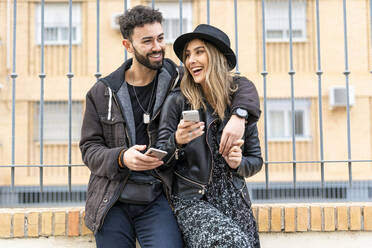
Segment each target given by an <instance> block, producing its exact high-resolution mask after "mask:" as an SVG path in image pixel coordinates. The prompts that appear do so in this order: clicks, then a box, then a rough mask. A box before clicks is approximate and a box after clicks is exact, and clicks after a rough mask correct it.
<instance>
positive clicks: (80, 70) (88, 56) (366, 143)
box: [0, 0, 372, 185]
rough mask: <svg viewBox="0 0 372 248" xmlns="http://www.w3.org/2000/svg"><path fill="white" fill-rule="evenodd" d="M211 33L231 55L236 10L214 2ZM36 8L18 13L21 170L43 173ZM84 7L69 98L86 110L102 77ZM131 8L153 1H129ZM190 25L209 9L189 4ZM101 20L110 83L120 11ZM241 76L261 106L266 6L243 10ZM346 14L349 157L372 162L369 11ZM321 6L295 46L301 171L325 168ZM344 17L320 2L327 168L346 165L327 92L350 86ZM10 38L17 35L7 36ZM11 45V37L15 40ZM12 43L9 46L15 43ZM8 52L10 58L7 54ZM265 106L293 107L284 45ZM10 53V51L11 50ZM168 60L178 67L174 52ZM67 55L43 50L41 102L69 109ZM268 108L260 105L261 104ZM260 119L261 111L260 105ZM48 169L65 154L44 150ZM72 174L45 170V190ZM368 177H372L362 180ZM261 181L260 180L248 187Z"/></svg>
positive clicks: (271, 55) (337, 117) (0, 24)
mask: <svg viewBox="0 0 372 248" xmlns="http://www.w3.org/2000/svg"><path fill="white" fill-rule="evenodd" d="M210 2H211V3H210V6H211V14H210V16H211V24H212V25H215V26H217V27H219V28H221V29H223V30H225V31H226V32H227V33H228V35H229V36H230V38H231V42H232V47H233V48H234V49H235V33H234V9H233V1H232V0H213V1H210ZM35 3H36V2H34V1H28V0H24V1H18V5H17V6H18V9H17V15H18V18H17V68H16V73H17V74H18V77H17V79H16V100H17V101H16V102H17V104H16V119H15V120H16V129H15V133H16V139H15V144H16V150H15V154H16V159H15V162H16V164H37V163H39V161H40V158H39V144H38V143H36V142H34V141H33V139H32V137H33V134H32V130H33V107H32V106H33V102H34V101H37V100H38V99H39V98H40V78H39V76H38V74H39V73H40V46H38V45H36V44H35V37H34V36H35V21H34V20H35ZM81 3H82V5H81V6H82V7H81V10H82V26H81V30H82V35H81V37H82V42H81V44H79V45H73V47H72V59H73V62H72V72H73V73H74V77H73V79H72V98H73V100H81V101H84V97H85V93H86V92H87V90H88V89H89V88H90V87H91V86H92V85H93V83H94V82H95V77H94V74H95V73H96V72H97V69H96V56H97V55H96V1H93V0H89V1H87V0H84V1H82V2H81ZM131 3H132V4H133V5H134V4H137V3H146V4H149V3H150V1H145V0H137V1H135V0H132V1H131ZM192 3H193V25H194V26H196V25H197V24H199V23H205V22H206V1H205V0H200V1H197V0H193V1H192ZM6 4H7V2H6V1H5V0H0V83H1V84H2V85H3V88H2V89H0V114H1V116H2V118H1V119H0V127H1V128H0V164H10V163H11V99H12V81H11V79H9V77H7V75H9V74H10V73H11V71H12V63H10V67H9V68H7V66H6V52H7V46H8V44H7V27H6V20H7V13H6ZM100 4H101V13H100V22H101V25H100V69H99V72H100V73H102V75H107V74H108V73H110V72H111V71H113V70H114V69H115V68H116V67H118V66H119V65H120V64H121V63H122V62H123V58H124V49H123V47H122V45H121V34H120V32H119V30H114V29H112V28H111V14H112V13H115V12H122V10H123V1H119V0H110V1H109V0H108V1H101V3H100ZM238 6H239V8H238V31H239V33H238V40H239V71H240V72H241V74H242V75H245V76H247V77H249V78H250V79H251V80H252V81H253V82H254V83H255V85H256V87H257V89H258V91H259V95H260V96H261V97H263V78H262V76H261V75H260V73H261V72H262V70H263V69H262V68H263V65H262V63H263V59H262V58H263V56H262V55H263V54H262V40H261V39H262V30H261V21H262V18H261V1H258V0H255V1H246V0H238ZM347 6H348V15H347V18H348V48H349V53H348V56H349V70H350V71H351V74H350V85H352V86H353V87H354V89H355V93H356V103H355V106H353V107H352V108H351V112H350V117H351V144H352V145H351V155H352V158H353V159H371V157H372V156H371V155H372V133H371V132H372V125H371V123H372V113H371V110H372V87H371V74H370V73H369V71H370V70H372V55H371V54H372V48H371V38H370V25H371V24H370V20H369V2H368V1H367V0H353V1H347ZM315 14H316V13H315V0H309V1H308V2H307V41H305V42H298V43H294V46H293V53H294V58H293V59H294V60H293V62H294V70H295V71H296V74H295V75H294V91H295V96H296V97H306V98H309V99H311V124H310V126H311V136H312V138H311V140H308V141H301V142H300V141H299V142H297V143H296V148H297V160H298V161H314V160H319V159H320V150H319V144H320V143H319V114H318V99H317V95H318V79H317V75H316V74H315V72H316V70H317V54H316V49H317V47H316V23H315ZM342 18H343V13H342V4H341V2H340V1H339V0H322V1H320V20H321V27H320V28H321V30H320V32H321V37H320V38H321V51H322V53H321V64H322V71H323V72H324V73H323V75H322V95H323V96H322V100H323V108H322V111H323V125H324V156H325V159H326V160H343V159H347V135H346V123H347V122H346V108H337V109H330V108H329V105H328V101H329V99H328V90H329V87H330V86H331V85H345V82H346V80H345V76H344V75H343V72H344V70H345V65H344V40H343V19H342ZM10 35H12V32H11V33H10ZM11 37H12V36H11ZM10 40H11V41H12V39H10ZM9 45H10V48H11V44H9ZM266 49H267V57H266V58H267V71H268V73H269V74H268V76H267V96H268V97H271V98H283V97H284V98H289V97H290V77H289V75H288V71H289V63H290V61H289V59H290V58H289V45H288V43H285V42H278V43H267V47H266ZM10 51H11V50H10ZM166 54H167V56H168V57H170V58H172V59H174V61H175V62H177V63H178V60H176V57H175V56H174V53H173V51H172V47H171V44H170V45H168V46H167V49H166ZM67 72H68V47H67V46H61V45H60V46H45V73H46V75H47V76H46V78H45V100H67V97H68V79H67V77H66V74H67ZM262 100H263V99H262ZM262 109H263V104H262ZM263 120H264V119H263V115H262V118H261V120H260V121H259V129H260V137H261V144H262V150H263V152H264V153H265V152H266V151H264V130H263ZM268 149H269V151H268V160H269V161H290V160H292V143H291V142H290V141H282V142H269V145H268ZM72 160H73V161H72V163H77V164H79V163H82V161H81V158H80V152H79V150H78V147H77V144H76V143H74V144H73V146H72ZM44 163H45V164H65V163H67V144H45V147H44ZM9 171H10V169H1V172H2V173H1V175H2V176H1V177H0V185H1V184H8V183H9V182H10V180H9V176H3V175H4V174H7V175H10V173H9ZM66 171H67V169H65V168H59V169H47V170H45V173H44V174H45V175H44V176H45V182H46V183H51V184H65V183H66V181H67V176H66V175H67V172H66ZM366 171H367V173H366ZM3 172H4V173H3ZM297 172H298V180H319V178H320V166H319V164H298V165H297ZM368 172H372V165H371V164H368V163H360V164H357V165H355V166H354V168H353V173H354V179H371V177H372V176H370V175H372V173H368ZM88 174H89V173H88V171H87V169H86V168H80V169H77V168H74V169H73V182H74V183H86V181H87V176H88ZM38 175H39V169H38V168H34V169H17V170H16V183H17V184H38V182H39V181H38ZM270 179H271V180H276V181H285V180H292V166H291V164H288V165H283V164H279V165H277V164H273V165H270ZM326 179H327V180H338V179H347V164H344V163H339V164H328V165H326ZM250 180H253V181H262V180H264V170H262V172H261V173H259V174H258V175H257V176H255V177H253V178H251V179H250Z"/></svg>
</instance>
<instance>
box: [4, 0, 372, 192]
mask: <svg viewBox="0 0 372 248" xmlns="http://www.w3.org/2000/svg"><path fill="white" fill-rule="evenodd" d="M257 1H259V0H257ZM265 2H266V1H265V0H261V10H262V13H261V14H262V26H261V32H262V71H261V75H262V83H263V103H264V104H263V110H264V111H263V118H264V121H263V123H264V145H263V150H264V154H265V155H264V165H265V187H264V188H263V189H264V191H262V190H261V189H259V188H260V187H262V185H261V184H257V185H261V186H257V187H258V188H256V190H258V191H259V192H266V193H267V194H269V195H270V194H275V192H274V191H275V187H277V186H276V183H270V175H269V166H270V165H272V164H288V163H290V164H292V168H293V171H292V173H293V179H292V183H291V188H292V189H293V190H294V192H293V194H292V193H291V194H292V195H294V196H296V195H297V193H296V190H297V189H299V188H301V187H303V184H302V183H301V184H300V185H299V184H298V182H297V178H296V175H297V166H298V165H299V164H319V166H320V174H321V175H320V184H321V187H320V189H321V191H322V193H321V196H322V197H323V198H324V197H325V196H326V194H327V192H328V190H329V189H327V187H326V186H327V185H326V182H325V166H326V164H327V163H347V164H348V184H349V185H348V187H349V188H350V187H352V185H353V176H352V166H353V163H356V162H358V163H366V164H368V163H372V160H371V159H355V158H354V159H353V157H352V153H351V146H352V144H351V135H352V133H351V126H350V102H349V84H350V82H349V81H350V68H349V58H348V54H349V50H348V49H349V48H348V30H347V24H348V19H347V13H348V6H347V2H346V0H343V2H342V3H343V25H344V27H343V32H344V40H343V42H344V60H345V61H344V62H345V68H344V72H343V74H344V76H345V85H346V94H347V97H346V99H347V103H346V114H347V159H346V160H326V159H325V156H324V123H323V113H322V108H323V103H322V74H323V71H322V65H321V55H322V52H321V47H320V44H321V33H320V15H319V11H320V6H319V0H315V12H316V55H317V56H316V57H317V66H316V67H317V68H316V72H315V74H316V77H317V79H318V108H319V109H318V113H319V116H318V119H319V124H318V125H319V126H318V128H319V155H320V160H318V161H297V157H296V151H297V148H296V134H295V131H296V130H295V127H296V125H295V91H294V90H295V80H296V77H295V75H296V70H295V68H294V63H293V58H294V54H293V43H294V41H293V31H292V29H293V23H292V18H293V13H292V4H293V1H292V0H288V10H289V11H288V20H289V23H288V24H289V42H288V45H289V62H290V64H289V71H288V75H289V80H290V99H291V115H292V118H291V122H292V127H293V128H292V130H291V144H292V160H291V161H271V160H270V159H269V148H268V144H269V141H268V126H267V121H268V111H267V99H268V96H267V83H268V80H269V72H268V70H267V50H266V48H267V40H266V39H267V38H266V32H265V30H266V27H265V25H266V23H265V15H266V13H265V4H266V3H265ZM233 3H234V5H233V8H234V16H233V17H231V18H234V34H235V52H236V57H237V61H238V62H237V66H236V68H235V73H237V74H239V73H240V71H239V49H238V48H239V36H238V34H239V32H238V14H239V13H238V7H239V6H238V1H237V0H233ZM96 4H97V5H96V19H97V22H96V32H97V35H96V73H95V74H94V76H95V77H96V79H97V80H98V79H99V78H100V77H101V75H102V74H101V72H100V0H97V1H96ZM44 5H45V2H44V0H41V30H44ZM123 5H124V10H126V9H128V2H127V0H124V3H123ZM151 5H152V7H153V8H156V2H155V1H154V0H152V1H151ZM182 6H183V1H182V0H179V16H180V20H182V13H183V10H182ZM206 10H207V11H206V12H207V13H206V22H207V23H210V18H211V16H210V10H211V3H210V0H207V1H206ZM369 14H370V15H369V19H370V20H369V22H370V25H369V28H370V37H371V38H370V40H371V43H372V25H371V23H372V1H369ZM16 23H17V0H14V2H13V43H12V49H13V51H12V56H13V65H12V73H11V74H10V77H11V79H12V134H11V135H12V139H11V142H12V144H11V164H10V165H0V168H4V167H6V168H11V173H10V174H11V183H10V185H11V190H12V191H13V192H15V191H16V186H15V168H19V167H26V168H27V167H38V168H39V170H40V175H39V191H40V192H43V191H44V181H43V178H44V174H43V172H44V168H47V167H67V168H68V192H70V193H72V192H73V190H72V182H71V177H72V170H71V169H72V167H79V166H84V165H82V164H73V163H72V160H71V147H72V138H71V137H72V134H71V123H72V120H71V107H72V98H71V95H72V83H73V77H74V73H73V71H72V63H73V58H72V32H71V30H72V0H69V41H68V54H69V55H68V58H69V59H68V73H67V74H66V76H67V79H68V112H69V120H68V123H69V132H68V163H67V164H60V165H52V164H45V163H44V160H43V157H44V154H43V152H44V149H43V147H44V142H43V141H44V136H43V135H44V116H43V113H44V79H45V78H46V76H47V75H46V73H45V68H44V56H45V54H44V46H45V44H44V40H45V39H44V32H41V44H40V48H41V54H40V61H41V63H40V73H39V78H40V120H39V123H40V126H39V135H40V137H39V140H40V163H39V164H37V165H29V164H16V163H15V157H16V154H15V151H16V142H15V137H16V133H15V126H16V123H15V115H16V114H15V113H16V112H15V108H16V101H15V99H16V83H17V82H16V78H17V76H18V74H17V70H16V65H17V63H16V62H17V54H16V52H17V42H16V41H17V37H16V34H17V32H16V31H17V26H16ZM179 23H180V26H179V29H180V33H182V30H183V26H182V25H183V24H182V23H183V22H182V21H180V22H179ZM371 47H372V44H371ZM371 50H372V49H371ZM124 58H125V59H127V53H126V52H125V54H124ZM370 73H372V71H370ZM340 184H342V183H340ZM357 184H358V183H357ZM251 185H252V186H253V185H254V184H251ZM283 185H284V184H282V186H283ZM285 187H287V188H288V184H287V183H286V186H285ZM306 187H307V186H306ZM342 187H346V186H345V185H343V186H342ZM292 189H291V190H292ZM251 190H252V189H251ZM260 190H261V191H260ZM258 191H257V192H258ZM251 193H252V194H253V195H259V193H253V192H251ZM315 195H316V194H315ZM38 197H41V198H43V197H44V194H40V195H39V196H38ZM269 198H270V197H269ZM271 198H272V197H271ZM274 198H275V197H274ZM261 199H263V198H262V197H261ZM324 199H326V198H324ZM342 199H344V198H342Z"/></svg>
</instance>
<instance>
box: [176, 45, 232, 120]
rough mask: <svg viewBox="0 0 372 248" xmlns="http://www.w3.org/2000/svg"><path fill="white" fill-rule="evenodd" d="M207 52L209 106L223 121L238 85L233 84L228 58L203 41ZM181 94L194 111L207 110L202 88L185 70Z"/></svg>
mask: <svg viewBox="0 0 372 248" xmlns="http://www.w3.org/2000/svg"><path fill="white" fill-rule="evenodd" d="M203 42H204V44H205V50H206V52H207V56H208V61H209V63H208V68H207V73H206V79H205V84H206V86H207V87H206V88H207V89H208V90H209V96H210V98H209V99H208V100H209V104H210V105H211V106H212V107H213V108H214V112H215V113H217V115H218V117H219V118H220V119H221V120H223V118H224V116H225V110H226V108H227V107H228V106H230V104H231V95H232V93H234V92H235V91H236V90H237V85H235V84H234V83H233V74H232V73H230V71H229V69H228V68H229V66H228V64H227V60H226V57H225V56H224V55H223V54H222V53H221V52H220V51H219V50H218V49H217V48H216V47H215V46H214V45H212V44H210V43H208V42H207V41H203ZM189 43H190V42H188V43H187V44H186V45H185V47H184V50H183V53H182V57H183V63H184V64H185V60H186V56H185V53H186V48H187V46H188V44H189ZM180 88H181V92H182V93H183V95H184V96H185V97H186V98H187V100H189V102H190V104H191V106H192V108H193V109H200V108H201V107H203V108H204V109H205V110H206V109H207V106H206V104H205V102H204V101H203V98H205V94H204V93H203V89H202V86H201V85H200V84H197V83H195V81H194V79H193V77H192V75H191V74H190V72H189V71H188V70H187V69H186V68H185V73H184V76H183V78H182V81H181V85H180Z"/></svg>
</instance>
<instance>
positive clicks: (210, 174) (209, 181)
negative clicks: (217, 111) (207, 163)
mask: <svg viewBox="0 0 372 248" xmlns="http://www.w3.org/2000/svg"><path fill="white" fill-rule="evenodd" d="M215 121H216V119H214V120H213V121H211V123H209V125H208V129H207V133H206V139H205V140H206V142H207V146H208V148H209V151H210V152H211V160H212V166H211V169H210V171H209V179H208V184H210V183H211V182H212V171H213V167H214V160H213V152H212V149H211V147H210V145H209V143H208V137H209V136H208V131H209V128H210V126H211V125H212V123H213V122H215Z"/></svg>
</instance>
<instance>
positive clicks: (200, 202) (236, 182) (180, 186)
mask: <svg viewBox="0 0 372 248" xmlns="http://www.w3.org/2000/svg"><path fill="white" fill-rule="evenodd" d="M174 51H175V52H176V54H177V56H178V57H179V58H180V59H181V60H182V61H183V63H184V65H185V74H184V76H183V79H182V82H181V86H180V89H178V90H175V91H174V92H173V93H171V94H170V95H169V96H168V98H167V100H166V101H165V103H164V106H163V111H162V114H161V118H160V126H159V135H158V142H157V146H158V148H160V149H162V150H165V151H167V152H168V154H167V156H166V157H165V158H164V161H165V162H166V163H167V165H166V166H172V167H173V168H174V178H173V188H172V196H171V202H172V205H173V209H174V212H175V215H176V217H177V221H178V224H179V226H180V229H181V231H182V234H183V237H184V241H185V244H186V246H187V247H238V248H242V247H260V242H259V237H258V233H257V226H256V222H255V219H254V217H253V214H252V209H251V202H250V199H249V195H248V190H247V187H246V184H245V181H244V177H249V176H252V175H254V174H256V173H257V172H258V171H259V170H260V169H261V167H262V157H261V149H260V144H259V139H258V132H257V126H256V123H255V122H254V123H250V122H249V121H247V122H246V127H245V133H244V137H243V138H242V139H241V140H237V141H235V142H234V143H233V146H232V148H231V149H230V150H229V152H228V154H226V155H222V154H220V153H219V145H218V144H219V142H220V139H221V135H222V130H223V127H224V125H225V124H226V122H227V120H228V119H229V117H230V114H231V113H234V111H239V108H238V110H231V109H230V105H231V97H232V95H233V94H234V92H235V91H236V88H237V86H236V85H237V82H238V81H239V80H246V81H247V82H246V83H249V84H251V86H252V87H250V89H251V92H250V96H251V99H247V101H251V102H252V109H249V110H248V112H250V111H259V100H258V95H257V91H256V89H255V87H254V85H253V84H252V83H251V82H250V81H248V80H247V79H246V78H244V77H233V76H232V75H231V73H230V71H231V70H232V69H233V68H234V67H235V65H236V57H235V54H234V52H233V51H232V50H231V48H230V40H229V38H228V36H227V35H226V34H225V33H224V32H222V31H221V30H219V29H217V28H215V27H213V26H210V25H205V24H201V25H199V26H198V27H197V28H196V29H195V30H194V31H193V32H191V33H187V34H184V35H181V36H180V37H178V38H177V40H176V41H175V43H174ZM191 109H193V110H198V113H199V119H200V122H191V121H184V120H183V119H182V112H183V111H184V110H191ZM237 114H240V115H241V117H246V118H247V116H246V115H245V116H244V112H243V113H237ZM245 114H246V113H245ZM247 120H249V119H248V118H247Z"/></svg>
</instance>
